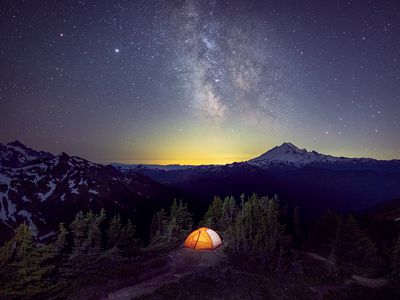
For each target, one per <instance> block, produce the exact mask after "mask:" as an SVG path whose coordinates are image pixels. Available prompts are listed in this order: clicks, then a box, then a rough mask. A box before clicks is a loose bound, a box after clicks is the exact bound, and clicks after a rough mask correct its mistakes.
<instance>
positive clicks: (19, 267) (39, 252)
mask: <svg viewBox="0 0 400 300" xmlns="http://www.w3.org/2000/svg"><path fill="white" fill-rule="evenodd" d="M52 257H53V251H52V249H51V247H49V246H46V245H39V244H37V243H35V241H34V238H33V235H32V232H31V229H30V228H29V227H28V225H26V224H25V223H23V224H21V225H20V226H19V227H18V228H17V230H16V232H15V235H14V237H13V238H12V239H11V240H10V241H9V242H8V243H6V244H5V246H3V247H2V248H1V249H0V266H1V271H0V275H1V282H0V297H1V298H4V299H14V298H18V299H30V298H40V297H44V295H45V293H47V292H49V291H50V290H51V289H53V288H54V284H53V283H52V281H51V276H50V275H51V272H52V270H53V269H54V265H52V264H51V263H50V261H51V258H52Z"/></svg>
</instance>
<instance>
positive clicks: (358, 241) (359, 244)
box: [333, 215, 380, 276]
mask: <svg viewBox="0 0 400 300" xmlns="http://www.w3.org/2000/svg"><path fill="white" fill-rule="evenodd" d="M333 247H334V254H335V255H336V257H337V259H338V262H339V263H340V264H342V265H343V266H344V267H346V268H349V269H350V270H352V271H353V272H357V273H359V274H361V275H366V276H369V275H373V274H374V272H375V271H376V269H377V267H378V266H379V265H380V260H379V258H378V256H377V251H376V246H375V244H374V243H373V242H372V241H371V239H370V238H369V237H368V235H367V234H366V233H365V232H364V231H362V230H361V229H360V226H359V225H358V223H357V221H356V220H355V219H354V218H353V216H351V215H349V216H348V217H347V218H346V219H344V220H343V221H342V222H341V223H340V225H339V229H338V232H337V238H336V240H335V243H334V245H333Z"/></svg>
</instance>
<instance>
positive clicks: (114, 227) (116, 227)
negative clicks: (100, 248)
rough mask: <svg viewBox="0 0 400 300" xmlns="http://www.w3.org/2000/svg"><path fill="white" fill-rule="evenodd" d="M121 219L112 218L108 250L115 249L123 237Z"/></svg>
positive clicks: (108, 232)
mask: <svg viewBox="0 0 400 300" xmlns="http://www.w3.org/2000/svg"><path fill="white" fill-rule="evenodd" d="M121 228H122V224H121V218H120V216H119V215H115V216H114V217H112V219H111V221H110V223H109V228H108V230H107V248H108V249H110V248H113V247H115V246H117V245H118V243H119V241H120V237H121Z"/></svg>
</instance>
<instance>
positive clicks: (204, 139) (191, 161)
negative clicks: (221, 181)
mask: <svg viewBox="0 0 400 300" xmlns="http://www.w3.org/2000/svg"><path fill="white" fill-rule="evenodd" d="M166 131H167V129H162V130H160V131H157V132H152V134H147V135H145V136H144V137H143V138H142V139H140V148H139V147H137V144H136V145H135V144H132V146H131V148H132V149H131V152H129V153H127V154H126V155H124V156H125V157H122V158H121V159H120V160H119V162H121V163H128V164H158V165H168V164H180V165H205V164H206V165H208V164H228V163H233V162H241V161H245V160H248V159H251V158H253V157H255V156H258V155H260V154H262V153H264V152H265V151H266V150H268V149H266V147H268V146H271V147H273V146H275V145H276V142H275V141H271V142H270V141H265V140H263V141H261V142H260V139H259V138H257V137H259V136H260V133H259V132H256V131H255V130H254V131H253V130H246V131H244V130H243V129H241V130H235V129H229V130H226V129H223V128H219V127H217V126H212V125H209V126H207V125H205V126H202V127H199V126H197V127H185V128H183V129H182V130H180V129H179V128H175V130H171V129H170V128H168V132H166ZM256 136H257V137H256Z"/></svg>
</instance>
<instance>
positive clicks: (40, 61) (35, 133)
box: [0, 0, 400, 164]
mask: <svg viewBox="0 0 400 300" xmlns="http://www.w3.org/2000/svg"><path fill="white" fill-rule="evenodd" d="M399 14H400V5H399V4H398V3H396V1H329V2H326V1H316V0H315V1H314V0H313V1H200V0H183V1H166V0H164V1H162V0H159V1H155V0H150V1H62V2H58V1H47V2H41V3H33V2H23V1H13V2H10V3H8V5H4V4H3V5H2V14H1V17H0V18H1V19H0V21H1V30H0V40H1V45H2V47H1V51H0V58H1V59H0V66H1V73H0V142H8V141H10V140H15V139H19V140H21V141H22V142H24V143H26V144H28V145H30V146H32V147H35V148H38V149H44V150H49V151H53V152H61V151H65V152H69V153H71V154H75V155H80V156H84V157H86V158H88V159H92V160H95V161H100V162H110V161H120V162H143V163H194V164H197V163H226V162H232V161H240V160H245V159H248V158H250V157H252V156H254V155H258V154H260V153H261V152H264V151H265V150H267V149H268V148H269V147H271V146H274V145H276V144H279V143H281V142H284V141H291V142H293V143H295V144H297V145H298V146H301V147H306V148H309V149H315V150H318V151H321V152H324V153H328V154H333V155H346V156H370V157H377V158H383V159H389V158H399V157H400V139H399V138H398V137H399V132H400V117H399V116H400V39H399V37H400V21H399V20H400V19H399Z"/></svg>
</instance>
